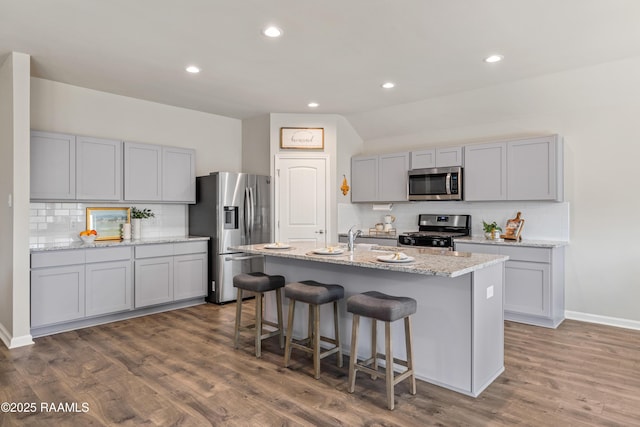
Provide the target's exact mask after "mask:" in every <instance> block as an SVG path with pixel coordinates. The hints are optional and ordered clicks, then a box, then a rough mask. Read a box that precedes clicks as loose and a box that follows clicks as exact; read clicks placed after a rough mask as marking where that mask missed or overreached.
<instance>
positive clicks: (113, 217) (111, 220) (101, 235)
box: [87, 208, 131, 240]
mask: <svg viewBox="0 0 640 427" xmlns="http://www.w3.org/2000/svg"><path fill="white" fill-rule="evenodd" d="M130 221H131V211H130V208H87V230H96V231H97V232H98V237H97V238H96V240H119V239H120V229H121V228H122V224H127V223H129V222H130Z"/></svg>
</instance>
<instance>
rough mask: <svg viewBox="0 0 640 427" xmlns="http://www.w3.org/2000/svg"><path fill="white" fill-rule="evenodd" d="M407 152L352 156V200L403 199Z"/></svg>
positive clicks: (385, 200) (405, 190) (405, 199)
mask: <svg viewBox="0 0 640 427" xmlns="http://www.w3.org/2000/svg"><path fill="white" fill-rule="evenodd" d="M408 171H409V153H408V152H402V153H391V154H381V155H378V156H357V157H353V158H352V159H351V201H352V202H406V201H407V172H408Z"/></svg>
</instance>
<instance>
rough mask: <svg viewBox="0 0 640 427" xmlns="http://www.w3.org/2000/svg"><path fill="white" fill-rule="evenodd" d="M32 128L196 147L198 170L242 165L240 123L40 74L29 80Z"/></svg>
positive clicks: (202, 172) (204, 172) (201, 172)
mask: <svg viewBox="0 0 640 427" xmlns="http://www.w3.org/2000/svg"><path fill="white" fill-rule="evenodd" d="M31 100H32V101H31V127H32V128H33V129H37V130H44V131H52V132H67V133H72V134H77V135H89V136H96V137H103V138H114V139H121V140H128V141H136V142H145V143H152V144H161V145H170V146H175V147H187V148H194V149H195V150H196V151H197V156H196V174H197V175H198V176H201V175H208V174H209V172H212V171H216V170H230V171H240V170H241V168H242V122H241V121H240V120H238V119H232V118H229V117H223V116H217V115H214V114H208V113H202V112H199V111H194V110H188V109H185V108H179V107H172V106H169V105H164V104H158V103H155V102H150V101H143V100H140V99H135V98H129V97H126V96H120V95H114V94H111V93H106V92H100V91H96V90H91V89H86V88H82V87H78V86H72V85H68V84H64V83H58V82H54V81H50V80H44V79H39V78H35V77H34V78H32V79H31Z"/></svg>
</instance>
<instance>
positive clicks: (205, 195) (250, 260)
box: [189, 172, 271, 304]
mask: <svg viewBox="0 0 640 427" xmlns="http://www.w3.org/2000/svg"><path fill="white" fill-rule="evenodd" d="M270 204H271V178H270V177H268V176H261V175H250V174H245V173H233V172H213V173H211V174H210V175H208V176H199V177H197V178H196V204H195V205H189V234H190V235H193V236H209V237H210V238H211V239H210V240H209V282H208V283H209V296H208V298H207V299H208V301H209V302H214V303H218V304H221V303H225V302H228V301H234V300H235V299H236V289H235V288H234V287H233V276H235V275H236V274H239V273H244V272H251V271H264V258H263V257H262V256H260V255H251V254H246V253H241V252H238V251H234V250H231V249H229V247H232V246H239V245H251V244H257V243H268V242H270V241H271V206H270Z"/></svg>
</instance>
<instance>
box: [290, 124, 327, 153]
mask: <svg viewBox="0 0 640 427" xmlns="http://www.w3.org/2000/svg"><path fill="white" fill-rule="evenodd" d="M280 148H284V149H287V148H293V149H306V150H324V128H280Z"/></svg>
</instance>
